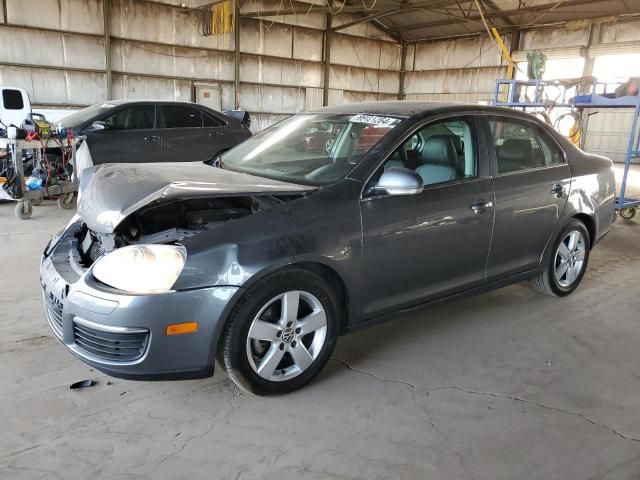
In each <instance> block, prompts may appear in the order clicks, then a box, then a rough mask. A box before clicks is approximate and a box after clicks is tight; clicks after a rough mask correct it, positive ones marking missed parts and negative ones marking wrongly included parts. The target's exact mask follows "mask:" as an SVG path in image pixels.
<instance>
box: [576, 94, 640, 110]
mask: <svg viewBox="0 0 640 480" xmlns="http://www.w3.org/2000/svg"><path fill="white" fill-rule="evenodd" d="M571 103H573V104H574V105H575V106H576V107H590V108H593V107H598V106H602V107H605V108H616V107H619V108H629V107H637V106H638V104H640V97H637V96H633V97H632V96H626V97H618V98H609V97H605V96H603V95H598V94H597V93H591V94H589V95H576V96H575V97H573V98H572V99H571Z"/></svg>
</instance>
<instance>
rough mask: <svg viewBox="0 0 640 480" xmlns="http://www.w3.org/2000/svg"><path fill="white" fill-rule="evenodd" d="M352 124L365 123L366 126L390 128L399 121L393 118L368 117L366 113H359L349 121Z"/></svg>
mask: <svg viewBox="0 0 640 480" xmlns="http://www.w3.org/2000/svg"><path fill="white" fill-rule="evenodd" d="M349 121H350V122H353V123H366V124H368V125H377V126H380V127H392V126H394V125H396V124H397V123H398V122H399V121H400V120H398V119H397V118H393V117H381V116H379V115H368V114H366V113H360V114H358V115H354V116H353V117H351V118H350V119H349Z"/></svg>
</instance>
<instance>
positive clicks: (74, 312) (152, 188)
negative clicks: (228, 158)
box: [40, 164, 310, 379]
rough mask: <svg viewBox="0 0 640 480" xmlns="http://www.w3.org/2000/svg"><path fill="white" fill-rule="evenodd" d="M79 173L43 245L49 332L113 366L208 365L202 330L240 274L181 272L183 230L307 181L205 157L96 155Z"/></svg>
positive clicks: (99, 363) (294, 191)
mask: <svg viewBox="0 0 640 480" xmlns="http://www.w3.org/2000/svg"><path fill="white" fill-rule="evenodd" d="M180 171H181V172H180ZM87 178H88V180H87ZM87 178H83V182H82V187H81V193H80V196H79V201H78V215H76V216H75V217H74V218H73V219H72V220H71V222H70V223H69V225H68V226H67V227H66V228H65V229H64V230H63V232H61V233H60V234H59V235H58V236H56V237H54V238H53V239H52V241H51V242H50V244H49V245H48V246H47V248H46V249H45V252H44V254H43V257H42V263H41V267H40V275H41V285H42V292H43V298H44V305H45V313H46V317H47V320H48V322H49V325H50V326H51V329H52V331H53V333H54V334H55V336H56V337H57V338H58V339H59V340H60V341H61V342H62V343H63V344H64V345H65V346H66V347H67V348H68V349H69V350H70V351H71V352H72V353H73V354H74V355H76V356H78V357H79V358H81V359H82V360H83V361H85V362H86V363H89V364H90V365H92V366H94V367H96V368H98V369H99V370H101V371H104V372H106V373H108V374H110V375H113V376H116V377H123V378H136V379H147V378H194V377H203V376H208V375H211V374H212V373H213V358H214V353H215V348H216V344H215V342H212V339H215V338H217V334H218V332H219V330H220V328H221V322H222V321H223V320H222V317H223V312H224V311H225V309H226V308H227V303H228V302H229V300H230V299H231V298H232V297H233V296H234V294H235V293H236V292H237V291H238V289H239V287H240V284H238V283H236V284H233V283H229V282H225V283H220V282H218V283H216V282H214V281H209V280H206V279H205V280H203V281H202V282H198V283H197V284H193V283H191V284H189V285H186V286H185V283H184V282H182V283H180V282H179V278H182V273H183V271H185V272H186V271H188V270H191V271H193V268H190V267H189V266H188V265H187V262H188V258H189V256H190V255H191V254H194V255H197V254H198V252H197V249H195V250H194V249H193V242H191V243H190V242H189V240H190V239H192V238H193V237H196V236H198V235H201V234H203V233H205V232H211V233H213V232H215V231H216V230H218V229H223V230H226V229H225V228H224V227H225V225H229V224H231V223H235V222H242V221H243V219H246V218H247V217H250V216H253V215H256V214H259V213H262V212H265V211H266V210H269V209H272V208H274V207H277V206H278V205H282V204H284V203H288V202H290V201H292V200H294V199H297V198H301V197H303V196H305V195H307V194H308V193H309V192H310V189H309V187H304V186H300V185H295V184H286V183H283V182H277V181H270V180H268V179H262V178H258V177H253V176H250V175H246V174H239V173H234V172H228V171H222V170H220V169H216V168H213V167H209V166H206V165H203V164H186V165H185V164H181V165H180V166H176V165H172V164H166V165H160V166H158V165H133V166H131V165H130V166H127V165H126V164H119V165H102V166H100V167H98V168H95V169H92V171H91V172H90V173H89V175H88V176H87ZM176 178H178V179H180V180H176ZM203 179H205V180H203ZM221 231H222V230H221ZM211 238H214V237H208V241H207V242H206V243H209V240H210V239H211ZM190 249H191V250H190ZM178 284H180V285H179V286H178ZM187 328H188V329H187ZM175 332H178V333H179V334H178V335H175ZM152 345H153V348H151V346H152ZM185 352H188V353H189V354H188V355H186V354H185Z"/></svg>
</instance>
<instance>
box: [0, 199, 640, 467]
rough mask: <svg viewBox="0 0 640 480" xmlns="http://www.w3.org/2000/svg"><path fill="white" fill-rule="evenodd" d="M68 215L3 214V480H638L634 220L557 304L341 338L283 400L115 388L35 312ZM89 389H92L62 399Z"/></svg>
mask: <svg viewBox="0 0 640 480" xmlns="http://www.w3.org/2000/svg"><path fill="white" fill-rule="evenodd" d="M70 216H71V213H70V212H63V211H61V210H58V209H57V208H56V207H55V206H54V205H53V204H51V203H49V204H46V205H45V206H42V207H39V208H36V209H35V211H34V217H33V219H31V220H29V221H23V222H20V221H17V220H15V219H14V217H13V205H11V204H4V205H0V222H1V223H0V225H1V226H0V251H1V252H2V262H1V263H0V283H1V285H2V291H3V301H2V307H3V308H2V310H3V311H2V323H3V334H2V337H1V340H0V406H1V411H2V413H1V417H2V419H3V420H2V426H1V431H2V433H1V434H0V478H2V479H13V478H19V479H35V478H42V479H57V478H60V479H86V478H99V479H116V478H117V479H123V478H127V479H128V478H132V479H133V478H138V479H145V478H159V479H164V478H172V479H173V478H189V479H196V478H207V479H218V478H220V479H227V478H228V479H238V478H240V479H255V478H267V479H276V478H277V479H283V478H284V479H287V478H296V479H299V478H304V479H352V478H358V479H368V480H370V479H389V478H394V479H438V480H440V479H451V480H461V479H462V480H464V479H478V480H480V479H487V480H500V479H544V480H551V479H563V480H565V479H579V480H586V479H610V480H613V479H638V478H640V368H639V367H640V348H639V345H640V315H638V308H639V306H640V304H639V303H638V302H639V299H640V222H638V220H637V219H636V221H634V222H631V223H623V222H621V221H618V223H616V224H615V225H614V230H613V232H612V233H611V234H610V235H609V236H608V237H607V238H606V239H605V240H604V241H603V242H602V244H601V245H599V246H598V248H596V250H595V251H594V252H593V255H592V258H591V264H590V268H589V272H588V276H587V277H586V278H585V280H584V283H583V284H582V286H581V287H580V289H579V290H578V291H577V292H576V293H575V294H574V295H573V296H571V297H569V298H566V299H562V300H560V299H553V298H548V297H545V296H542V295H539V294H536V293H534V292H533V291H532V290H530V289H529V288H527V287H526V286H524V285H515V286H511V287H508V288H504V289H502V290H498V291H494V292H491V293H487V294H483V295H480V296H477V297H473V298H469V299H466V300H462V301H458V302H456V303H451V304H448V305H445V306H440V307H437V308H432V309H429V310H424V311H422V312H419V313H415V314H411V315H404V316H399V318H398V319H397V321H395V322H389V323H386V324H383V325H380V326H378V327H375V328H371V329H368V330H364V331H360V332H358V333H354V334H351V335H349V336H346V337H342V338H341V339H340V340H339V342H338V347H337V349H336V351H335V354H334V359H332V360H331V361H330V362H329V364H328V366H327V367H326V368H325V370H324V371H323V372H322V373H321V375H320V376H319V377H318V379H317V380H316V381H314V382H313V383H312V384H310V385H309V386H308V387H306V388H304V389H303V390H301V391H299V392H296V393H294V394H291V395H288V396H286V397H280V398H259V397H252V396H248V395H246V394H241V393H240V392H239V391H238V390H237V389H236V388H234V386H233V384H232V383H231V382H230V381H229V380H227V379H226V377H225V376H224V374H223V373H222V372H221V371H220V370H219V371H218V372H217V373H216V375H215V377H213V378H212V379H208V380H200V381H185V382H157V383H140V382H130V381H124V380H117V379H109V378H107V377H105V376H104V375H102V374H100V373H98V372H96V371H92V370H91V369H89V368H88V367H87V366H85V365H84V364H82V363H81V362H80V361H78V360H76V359H74V358H73V357H72V356H71V355H70V354H69V353H67V352H66V351H65V350H64V349H63V348H62V347H61V346H60V345H59V344H58V342H57V341H56V340H55V339H54V338H53V336H52V335H51V333H50V332H49V329H48V327H47V324H46V322H45V320H44V318H43V314H42V307H41V303H40V291H39V286H38V258H39V255H40V252H41V250H42V247H43V246H44V244H45V243H46V241H47V239H48V238H49V236H50V235H51V234H52V233H53V232H54V231H55V230H57V229H59V228H60V227H62V226H63V225H64V224H65V222H66V221H67V219H68V218H69V217H70ZM87 378H91V379H94V380H97V381H98V384H97V385H96V386H94V387H92V388H87V389H84V390H69V388H68V387H69V385H70V384H71V383H73V382H75V381H78V380H83V379H87Z"/></svg>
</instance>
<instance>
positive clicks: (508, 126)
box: [489, 120, 547, 173]
mask: <svg viewBox="0 0 640 480" xmlns="http://www.w3.org/2000/svg"><path fill="white" fill-rule="evenodd" d="M489 124H490V126H491V133H492V135H493V144H494V146H495V150H496V158H497V161H498V173H510V172H518V171H522V170H529V169H532V168H539V167H544V166H546V165H547V160H546V157H545V152H544V150H543V149H542V146H541V144H540V141H539V140H538V137H537V135H536V134H535V132H534V130H533V128H532V127H530V126H528V125H525V124H524V123H519V122H511V121H508V120H491V121H490V122H489Z"/></svg>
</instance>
